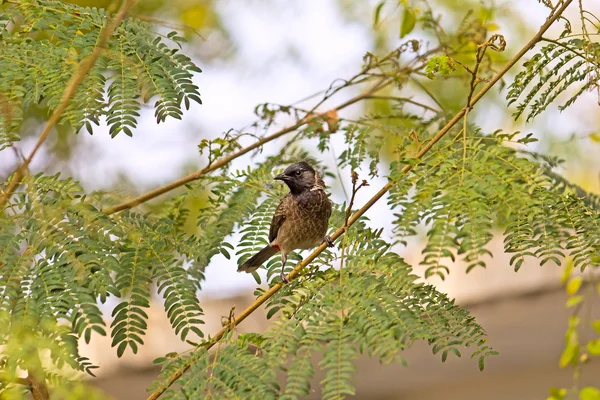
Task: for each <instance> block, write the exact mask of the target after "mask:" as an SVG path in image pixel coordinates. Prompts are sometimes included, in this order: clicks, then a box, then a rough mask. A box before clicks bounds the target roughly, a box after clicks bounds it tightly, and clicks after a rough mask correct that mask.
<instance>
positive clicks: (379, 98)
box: [365, 95, 440, 113]
mask: <svg viewBox="0 0 600 400" xmlns="http://www.w3.org/2000/svg"><path fill="white" fill-rule="evenodd" d="M365 99H373V100H391V101H397V102H399V103H410V104H413V105H415V106H417V107H421V108H424V109H425V110H429V111H433V112H434V113H439V112H440V110H436V109H435V108H433V107H430V106H428V105H427V104H423V103H419V102H418V101H414V100H412V99H409V98H406V97H396V96H374V95H373V96H367V97H365Z"/></svg>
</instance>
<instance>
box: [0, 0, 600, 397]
mask: <svg viewBox="0 0 600 400" xmlns="http://www.w3.org/2000/svg"><path fill="white" fill-rule="evenodd" d="M72 2H73V3H76V4H79V5H86V6H96V7H106V8H108V9H109V10H113V11H114V10H116V9H117V8H118V3H117V2H112V1H91V0H90V1H72ZM379 3H381V2H380V1H374V0H372V1H360V0H303V1H299V0H294V1H289V0H288V1H283V0H247V1H244V2H240V1H232V0H220V1H216V0H215V1H212V0H206V1H202V0H180V1H166V0H146V1H140V2H139V4H138V6H137V7H136V9H135V11H134V13H133V14H134V15H135V16H136V17H139V18H142V19H145V20H147V21H148V22H151V23H153V24H155V26H156V29H157V31H159V32H164V33H166V32H168V31H171V30H174V29H175V30H178V31H180V32H181V33H182V36H185V37H186V38H187V40H188V43H187V45H186V46H185V48H184V53H185V54H187V55H189V56H190V57H192V58H193V59H194V61H195V62H196V64H197V65H198V66H199V67H200V68H202V70H203V73H202V74H199V75H197V76H196V79H195V83H196V84H197V85H198V86H199V87H200V92H201V95H202V101H203V104H202V105H197V104H193V105H192V108H191V110H190V111H188V112H187V113H185V114H184V118H183V121H177V120H168V121H167V122H166V123H163V124H160V125H156V123H155V119H154V117H153V110H152V107H151V106H148V107H147V109H145V110H144V112H143V113H142V115H141V117H140V121H139V127H138V128H137V130H136V131H134V136H133V137H132V138H131V137H128V136H125V135H119V136H117V137H116V138H114V139H111V138H110V136H109V135H108V132H103V130H102V129H97V130H96V131H95V132H96V133H95V134H94V135H93V136H90V135H88V134H87V133H84V132H81V133H79V134H78V135H73V134H72V132H69V131H68V129H66V128H62V129H61V128H59V130H58V132H57V133H56V134H55V135H52V136H51V137H50V138H49V139H48V140H47V142H46V144H45V146H44V148H43V154H40V156H39V157H36V158H35V159H34V162H33V164H32V165H31V170H32V171H33V172H37V171H41V170H45V171H48V172H50V173H52V172H62V173H63V174H65V175H68V176H73V177H74V178H75V179H77V180H79V181H80V182H81V183H82V185H83V187H84V188H85V189H86V190H89V191H91V190H118V191H121V192H122V193H126V194H127V195H128V196H134V195H136V194H141V193H144V192H146V191H148V190H150V189H153V188H155V187H158V186H161V185H163V184H166V183H168V182H170V181H172V180H174V179H177V178H178V177H180V176H182V175H184V174H186V173H189V172H192V171H194V170H197V169H199V168H201V167H202V166H204V165H206V159H205V157H203V156H201V155H200V153H199V152H198V143H200V141H201V140H202V139H206V138H208V139H212V138H216V137H219V136H221V135H222V134H223V133H224V132H227V131H228V130H230V129H243V128H244V127H247V126H249V125H250V124H251V123H252V122H254V121H255V119H256V116H255V115H254V107H255V106H256V105H257V104H259V103H264V102H272V103H278V104H289V103H293V102H296V101H298V100H301V99H303V98H305V97H307V96H310V95H312V94H314V93H317V92H319V91H322V90H324V89H326V88H327V87H329V85H330V84H331V83H332V82H333V81H334V80H335V79H337V78H347V77H350V76H352V75H354V74H355V73H356V72H357V71H358V70H359V69H360V67H361V64H362V57H363V55H364V54H365V53H366V52H368V51H370V52H373V53H376V54H386V53H387V52H388V51H390V50H392V49H394V48H396V47H398V46H399V45H400V44H401V43H403V42H404V41H406V40H407V39H413V38H415V39H420V40H423V41H427V40H428V38H427V37H426V36H423V34H422V32H419V30H418V29H415V31H413V32H412V33H411V34H410V35H408V36H407V37H405V38H403V39H400V37H399V30H400V24H401V21H400V20H401V12H400V11H399V9H401V7H402V3H403V2H402V1H400V2H398V1H388V2H386V4H385V5H384V7H382V9H381V15H380V18H379V21H378V23H377V25H375V26H374V23H373V22H374V11H375V8H376V6H377V5H378V4H379ZM413 3H414V7H416V8H417V9H418V7H419V5H418V4H419V2H418V1H414V2H413ZM586 3H587V4H586V6H587V8H588V9H589V10H590V11H595V12H596V14H597V15H600V4H599V3H598V2H595V1H587V2H586ZM429 4H430V5H431V7H432V9H433V10H434V11H435V14H439V15H440V16H441V17H442V20H441V23H442V25H443V26H449V27H451V26H453V25H456V24H457V23H459V22H460V21H461V19H462V18H463V16H464V15H465V14H466V13H467V12H468V11H469V10H473V12H475V13H480V14H481V15H485V16H486V18H487V20H489V25H488V30H489V31H491V32H490V33H500V34H502V35H504V37H505V38H506V41H507V50H506V51H505V52H504V53H503V54H501V55H499V56H498V57H499V64H498V65H501V64H502V59H508V58H510V57H511V56H512V55H513V54H514V53H515V52H516V51H517V50H518V49H520V47H522V46H523V44H524V43H526V42H527V41H528V40H529V38H530V37H531V36H532V35H533V34H534V33H535V32H536V31H537V29H538V28H539V26H540V25H541V24H542V23H543V22H544V20H545V18H546V16H547V9H546V8H545V7H544V6H543V5H541V4H539V3H538V2H537V1H535V0H514V1H502V0H498V1H476V0H470V1H467V0H462V1H454V0H447V1H443V0H436V1H433V0H432V1H429ZM566 15H567V17H568V18H569V19H570V20H571V21H572V22H573V23H574V29H575V30H576V29H578V28H577V26H576V23H577V21H578V20H579V16H578V12H577V7H571V9H570V10H568V12H567V14H566ZM555 25H556V26H554V27H553V28H552V29H551V30H550V32H549V33H548V34H547V36H549V37H554V36H556V35H558V34H559V33H560V31H561V30H562V24H561V23H557V24H555ZM516 70H517V69H516V68H515V71H516ZM515 71H513V73H512V74H509V75H508V76H507V77H506V78H505V80H506V84H507V85H508V84H510V82H511V80H512V77H514V74H515V73H516V72H515ZM422 84H423V85H425V86H427V87H428V88H429V89H430V90H431V91H433V92H435V93H436V94H437V95H438V101H439V102H440V103H441V104H443V106H444V108H445V109H447V110H449V111H452V110H459V109H460V108H462V106H463V104H464V102H465V98H466V94H467V88H466V87H465V85H464V83H463V82H450V81H430V82H429V81H426V80H424V81H423V82H422ZM358 90H361V88H351V89H349V90H346V91H344V92H343V93H341V94H340V95H339V96H338V97H336V98H335V100H334V102H336V103H339V102H340V101H343V100H344V99H345V98H350V97H352V96H353V95H355V94H357V93H358ZM406 92H407V96H405V97H408V95H410V94H411V87H410V85H409V86H408V87H407V88H406ZM505 96H506V91H505V89H500V90H498V89H494V90H492V92H491V93H489V94H488V95H487V96H486V98H485V99H484V100H483V101H482V102H481V103H479V104H478V105H477V107H476V108H475V109H474V110H473V111H472V112H471V113H470V118H471V121H473V122H474V123H476V124H478V125H479V126H481V127H482V129H483V131H484V132H488V133H491V132H493V131H495V130H496V129H503V130H505V131H508V132H514V131H517V130H520V131H522V132H532V133H533V134H534V135H535V137H537V138H538V139H539V140H540V141H539V142H538V143H535V144H534V145H532V148H533V149H535V150H537V151H540V152H543V153H545V154H548V155H557V156H560V157H561V158H563V159H565V160H566V163H565V164H564V167H563V171H562V172H563V173H564V175H565V176H566V177H567V178H568V179H570V180H571V181H572V182H573V183H576V184H578V185H580V186H581V187H583V188H584V189H586V190H589V191H592V192H594V193H600V157H598V155H600V113H599V112H598V111H599V109H598V94H597V93H585V94H584V95H583V96H582V97H581V98H580V99H579V100H578V101H577V103H576V104H575V105H574V106H572V107H570V108H568V109H567V110H566V111H564V112H562V113H561V112H559V110H558V107H557V106H556V105H553V106H551V107H550V108H549V109H548V110H547V111H546V112H545V113H544V114H542V115H541V116H539V117H538V118H537V119H536V120H534V122H531V123H528V124H526V123H525V122H524V121H523V120H522V119H521V120H517V121H514V119H513V118H512V117H511V113H512V112H514V110H511V109H510V108H507V107H506V101H505ZM559 100H560V99H559ZM308 104H310V102H309V103H308ZM332 104H333V103H332ZM363 107H365V105H363V104H357V105H354V106H352V107H349V108H347V109H345V110H344V111H343V113H342V114H341V117H344V118H352V117H356V116H358V115H360V113H361V112H362V111H363ZM326 110H327V107H326V106H324V108H323V109H322V110H320V111H326ZM43 118H44V115H43V114H40V115H31V116H30V119H29V120H28V122H27V125H26V126H25V129H24V131H25V132H26V133H25V134H24V139H23V140H22V141H21V142H20V143H18V144H17V146H16V147H17V149H18V150H19V151H22V152H23V153H25V154H27V152H28V150H29V149H30V148H31V147H32V146H33V143H34V141H35V138H36V136H37V135H38V134H39V130H40V129H39V124H40V121H42V120H43ZM284 122H285V121H282V123H284ZM281 126H282V125H280V127H281ZM105 131H106V130H105ZM338 136H340V137H334V138H333V139H332V140H333V143H334V146H332V147H333V148H334V149H335V148H336V146H335V143H336V141H339V143H340V144H342V143H343V138H342V137H341V135H338ZM282 143H284V141H283V140H282V141H279V142H278V141H275V142H272V143H270V144H269V145H267V146H266V147H265V149H264V151H263V153H261V154H255V155H253V156H250V155H247V156H245V157H241V158H239V159H237V160H235V161H234V163H233V168H232V169H236V168H244V167H245V166H247V165H248V164H249V163H252V162H255V161H259V160H261V159H263V157H265V154H269V153H272V152H274V151H277V149H278V148H279V147H280V146H281V145H282ZM252 157H254V158H252ZM17 162H18V152H15V153H14V154H12V153H10V152H8V151H7V152H3V157H2V158H1V159H0V175H1V176H2V177H6V176H7V175H8V174H9V173H10V172H11V171H12V170H13V169H14V168H15V166H16V165H17ZM323 162H324V164H327V165H329V166H330V167H331V169H335V168H336V167H335V155H334V154H330V155H327V153H325V154H324V159H323ZM349 172H350V171H340V176H341V177H342V179H346V187H348V182H349V181H350V176H349ZM360 172H361V171H359V173H360ZM367 172H368V169H365V171H364V173H363V175H364V177H365V178H366V177H367ZM382 173H383V175H382V176H380V177H379V178H376V179H373V180H370V185H371V186H370V187H368V188H366V189H364V190H361V191H360V192H359V194H358V197H357V200H356V204H358V205H360V204H362V203H364V201H366V200H367V199H368V198H369V197H371V195H372V194H373V193H374V192H375V191H377V190H378V189H379V188H380V187H381V186H382V185H383V184H384V183H385V181H386V179H385V176H384V173H385V171H382ZM328 184H329V185H330V186H331V187H330V190H331V192H332V199H333V200H334V201H336V202H339V203H341V202H343V201H344V200H345V199H346V194H345V192H344V189H343V187H342V185H340V183H339V182H328ZM162 200H164V199H158V200H157V201H158V202H160V201H162ZM198 206H200V204H199V205H198ZM367 215H368V217H369V218H370V219H371V221H372V224H373V226H377V227H383V228H386V229H387V231H388V232H390V230H389V228H390V226H391V221H390V219H389V218H386V215H387V209H386V208H385V206H384V205H383V204H382V205H381V206H380V207H376V208H373V209H371V210H370V211H369V213H368V214H367ZM232 242H235V238H234V239H232ZM490 249H491V250H492V252H493V253H494V254H495V257H494V259H493V261H490V262H488V267H487V268H486V269H475V270H473V271H472V272H470V273H469V274H465V272H464V271H465V268H464V266H463V265H460V263H457V264H456V265H455V268H453V269H452V272H451V274H450V276H449V277H448V278H447V279H446V280H445V281H441V280H439V279H437V278H430V279H429V281H430V282H431V283H433V284H435V285H438V286H439V287H440V289H441V290H442V291H444V292H446V293H448V294H449V296H450V297H455V298H456V299H457V301H458V302H459V303H460V304H461V305H463V306H465V307H467V308H469V309H470V310H471V311H472V313H473V314H474V315H475V317H476V318H477V319H478V321H479V322H480V324H481V325H482V326H483V327H484V328H485V329H486V330H487V332H488V334H489V340H490V343H491V345H492V347H494V349H495V350H498V351H499V352H500V355H499V356H496V357H492V358H490V359H488V361H487V365H486V370H485V372H483V373H482V372H479V371H478V369H477V363H476V361H475V360H470V359H468V357H463V358H461V359H449V360H448V361H446V363H441V362H440V360H439V357H438V356H434V355H432V354H431V350H430V349H429V348H428V346H427V345H426V344H424V343H421V344H418V345H415V346H414V347H413V348H412V349H411V350H410V351H408V352H407V353H406V359H407V360H408V362H409V367H408V368H405V367H403V366H401V365H380V364H379V363H378V362H376V361H373V360H370V359H368V358H367V357H364V358H361V359H360V361H359V364H358V368H357V373H356V379H357V384H356V385H357V386H356V388H357V396H356V397H357V398H364V399H406V400H409V399H410V400H413V399H414V400H428V399H540V398H545V397H546V396H547V393H548V390H549V389H550V387H552V386H557V387H570V386H571V385H572V378H573V371H572V370H570V369H561V368H559V358H560V355H561V353H562V350H563V346H564V334H565V330H566V327H567V323H568V317H569V315H570V313H571V310H569V309H567V308H566V306H565V301H566V299H567V295H566V294H565V293H564V288H562V286H561V280H560V277H561V275H562V273H563V271H562V269H561V268H560V267H558V266H556V265H554V264H551V263H548V264H547V265H545V266H544V267H540V266H539V265H537V263H535V262H530V263H529V264H527V263H526V264H525V265H523V267H522V268H521V270H520V271H519V273H518V274H516V273H515V272H514V271H513V270H512V268H511V267H510V266H509V261H508V260H509V256H506V255H504V254H503V253H502V249H503V244H502V239H501V238H498V239H495V240H494V241H493V243H492V244H491V246H490ZM494 250H495V251H494ZM396 251H398V252H400V253H401V254H402V255H403V256H405V257H406V259H407V261H408V262H409V263H411V264H412V265H414V266H416V267H415V269H416V272H417V273H422V271H420V270H419V268H418V262H419V257H420V248H419V240H418V238H415V240H414V242H413V243H411V244H410V245H409V246H408V247H407V248H399V249H396ZM203 287H204V289H203V291H202V292H201V293H200V294H199V295H200V297H201V299H202V306H203V308H204V311H205V314H206V316H205V321H206V326H205V328H204V329H203V330H204V331H205V332H206V333H212V332H216V331H217V330H218V329H219V328H220V326H221V318H222V317H225V316H227V315H228V314H229V310H230V309H231V307H232V306H233V305H235V306H236V310H237V311H238V312H239V311H241V310H243V309H244V308H245V306H247V305H248V304H250V303H251V302H252V300H253V299H254V295H253V290H254V288H255V281H254V279H252V277H251V276H250V275H246V274H237V273H236V263H235V259H232V260H227V259H225V258H224V257H222V256H216V257H214V259H213V261H212V263H211V264H210V266H209V267H208V269H207V271H206V282H205V283H204V284H203ZM595 298H596V299H597V297H595ZM596 302H597V300H596ZM598 306H600V304H595V306H594V305H593V304H590V313H591V314H592V315H596V318H598V315H600V311H599V308H598ZM150 311H151V312H150V313H149V315H150V319H149V333H148V336H147V337H146V338H145V342H146V346H144V347H142V348H141V350H140V354H138V355H137V356H133V355H131V354H130V353H126V354H125V356H124V357H123V358H121V359H118V358H117V357H116V352H115V351H114V350H113V349H111V348H110V340H109V338H102V337H96V338H95V339H94V340H93V341H92V343H91V344H90V345H88V346H85V348H84V350H82V353H83V355H86V356H88V357H90V359H91V360H92V362H94V363H96V364H97V365H100V369H99V370H98V372H97V375H98V378H97V379H94V380H92V381H91V382H92V383H93V384H95V385H98V386H99V387H101V388H102V389H103V390H105V391H106V392H107V393H108V394H110V395H112V396H114V397H116V398H118V399H143V398H145V397H146V392H145V389H146V387H148V385H149V383H150V382H151V381H152V380H153V379H154V378H156V376H157V375H158V368H157V367H153V365H152V360H153V359H155V358H157V357H159V356H163V355H164V354H165V353H168V352H172V351H175V352H179V351H183V350H186V349H188V348H189V347H190V346H189V345H188V344H186V343H183V342H181V341H180V340H179V339H178V337H177V336H175V335H174V334H173V332H172V330H171V328H170V325H169V323H168V320H167V319H166V317H165V315H164V312H163V309H162V306H161V304H160V299H159V298H158V296H157V299H156V304H155V307H153V308H152V309H151V310H150ZM107 317H108V315H107ZM267 327H268V320H267V319H266V318H265V315H264V313H263V312H257V313H254V314H253V315H252V317H251V318H250V319H249V320H247V321H246V322H244V324H243V325H242V326H240V327H239V328H238V329H239V331H240V332H252V331H254V332H256V331H263V330H264V329H266V328H267ZM316 379H317V380H318V379H319V377H318V376H317V377H316ZM580 382H581V385H582V386H585V384H586V383H587V384H596V385H599V384H600V365H598V363H597V362H596V363H595V364H594V363H593V362H592V363H590V364H589V365H586V366H585V368H583V370H582V375H581V381H580ZM313 398H319V394H318V393H314V396H313Z"/></svg>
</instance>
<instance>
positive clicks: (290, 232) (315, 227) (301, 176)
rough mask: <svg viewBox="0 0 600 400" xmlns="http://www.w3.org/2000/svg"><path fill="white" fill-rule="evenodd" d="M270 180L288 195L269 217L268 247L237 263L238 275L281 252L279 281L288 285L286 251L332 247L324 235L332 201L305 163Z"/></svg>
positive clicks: (293, 165)
mask: <svg viewBox="0 0 600 400" xmlns="http://www.w3.org/2000/svg"><path fill="white" fill-rule="evenodd" d="M274 179H275V180H279V181H283V182H284V183H285V184H286V185H287V186H288V188H289V189H290V192H289V193H288V194H287V195H286V196H285V197H284V198H283V199H281V201H280V203H279V206H277V209H276V210H275V213H274V214H273V219H272V220H271V226H270V228H269V244H268V245H267V246H265V248H263V249H262V250H260V251H259V252H258V253H256V254H255V255H254V256H252V257H250V258H249V259H248V260H247V261H245V262H244V263H242V264H240V265H239V266H238V272H242V271H244V272H247V273H250V272H254V271H256V269H258V268H259V267H260V266H261V265H262V264H263V263H264V262H265V261H267V260H268V259H269V258H271V257H272V256H274V255H275V254H277V252H281V281H282V282H283V283H288V280H287V278H286V276H285V272H284V271H285V270H284V268H285V263H286V261H287V256H288V254H289V253H290V252H292V251H294V250H299V249H302V250H306V249H311V248H313V247H316V246H319V245H320V244H321V243H323V242H326V243H327V245H328V246H329V247H333V246H334V244H333V241H332V240H331V238H330V237H329V236H327V227H328V225H329V217H330V216H331V210H332V202H331V200H329V197H327V194H326V193H325V182H323V179H321V177H320V176H319V174H318V173H317V172H316V171H315V170H314V168H313V167H311V166H310V165H309V164H308V163H307V162H305V161H301V162H297V163H295V164H292V165H290V166H288V167H287V168H286V169H285V170H284V171H283V173H282V174H280V175H277V176H275V177H274Z"/></svg>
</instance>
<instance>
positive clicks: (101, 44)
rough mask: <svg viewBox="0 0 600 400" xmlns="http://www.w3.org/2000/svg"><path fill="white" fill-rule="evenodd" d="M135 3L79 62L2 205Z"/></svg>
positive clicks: (125, 8) (129, 0)
mask: <svg viewBox="0 0 600 400" xmlns="http://www.w3.org/2000/svg"><path fill="white" fill-rule="evenodd" d="M135 3H137V0H125V1H123V3H122V4H121V7H120V8H119V11H118V12H117V14H116V15H115V17H114V18H112V19H111V20H110V21H109V22H108V24H107V25H106V26H105V27H104V29H103V30H102V32H100V36H99V38H98V45H97V46H96V48H94V51H92V54H90V56H89V57H88V58H86V59H85V60H82V61H81V62H80V63H79V66H78V68H77V71H76V72H75V73H74V74H73V75H72V76H71V79H69V82H68V83H67V87H66V89H65V91H64V92H63V95H62V98H61V99H60V103H59V104H58V107H56V109H54V112H53V113H52V115H51V116H50V119H48V122H46V125H45V126H44V129H42V133H41V134H40V137H39V138H38V140H37V142H36V144H35V146H34V147H33V150H31V153H29V156H28V157H27V158H25V159H24V160H23V162H22V163H21V164H19V166H18V167H17V169H15V172H14V173H13V174H12V179H11V181H10V183H9V184H8V186H7V187H6V189H5V190H4V193H3V194H2V197H0V207H1V206H3V205H4V204H5V203H6V202H7V201H8V199H9V198H10V196H11V195H12V194H13V192H14V191H15V189H16V188H17V186H19V183H21V180H22V179H23V177H25V175H26V173H27V171H28V169H29V164H30V163H31V160H32V159H33V157H34V156H35V154H36V153H37V151H38V150H39V149H40V147H41V146H42V144H43V143H44V142H45V141H46V139H47V138H48V135H50V132H51V131H52V129H53V128H54V127H55V126H56V124H57V123H58V121H59V120H60V116H61V115H62V113H63V112H65V110H66V109H67V107H68V105H69V101H70V100H71V98H72V97H73V95H74V94H75V92H76V91H77V88H79V86H80V85H81V82H83V80H84V79H85V77H86V75H87V74H88V73H89V72H90V71H91V69H92V67H93V66H94V64H95V63H96V60H97V59H98V57H99V56H100V53H102V51H103V50H104V48H105V47H106V43H107V42H108V40H109V39H110V36H111V35H112V34H113V32H114V31H115V29H117V27H118V26H119V25H120V24H121V22H122V21H123V19H125V16H126V15H127V12H128V11H129V9H130V8H131V7H132V6H133V5H134V4H135Z"/></svg>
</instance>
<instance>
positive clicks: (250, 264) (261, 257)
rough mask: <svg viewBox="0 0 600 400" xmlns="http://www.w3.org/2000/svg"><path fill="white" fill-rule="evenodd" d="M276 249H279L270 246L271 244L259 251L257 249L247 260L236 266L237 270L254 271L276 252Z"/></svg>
mask: <svg viewBox="0 0 600 400" xmlns="http://www.w3.org/2000/svg"><path fill="white" fill-rule="evenodd" d="M278 251H279V250H277V249H276V248H275V247H271V246H267V247H265V248H264V249H262V250H261V251H259V252H258V253H256V254H255V255H253V256H252V257H250V259H249V260H248V261H246V262H245V263H243V264H242V265H240V266H239V267H238V272H242V271H244V272H254V271H256V270H257V269H258V267H260V266H261V265H263V263H264V262H265V261H267V260H268V259H269V258H271V257H273V256H274V255H275V254H277V252H278Z"/></svg>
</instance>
